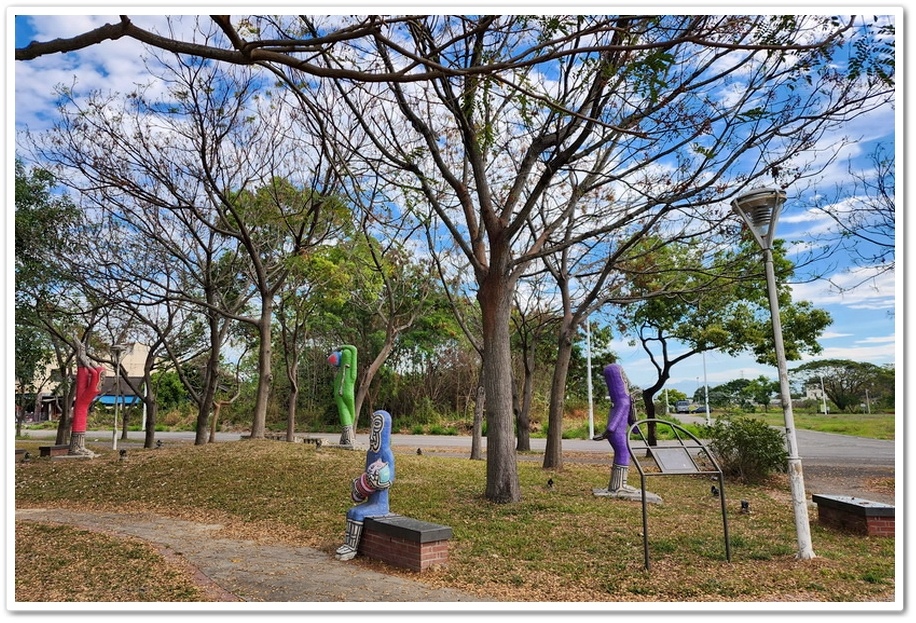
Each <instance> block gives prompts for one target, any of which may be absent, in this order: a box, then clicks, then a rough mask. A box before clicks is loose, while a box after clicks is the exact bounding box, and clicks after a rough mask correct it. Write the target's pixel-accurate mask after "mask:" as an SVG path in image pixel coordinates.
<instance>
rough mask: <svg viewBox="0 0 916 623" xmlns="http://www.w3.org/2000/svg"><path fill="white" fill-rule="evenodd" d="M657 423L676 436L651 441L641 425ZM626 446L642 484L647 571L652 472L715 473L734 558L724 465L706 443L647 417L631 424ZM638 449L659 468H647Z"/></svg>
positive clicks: (727, 543)
mask: <svg viewBox="0 0 916 623" xmlns="http://www.w3.org/2000/svg"><path fill="white" fill-rule="evenodd" d="M647 424H655V425H656V427H657V426H667V427H669V428H670V429H671V431H672V434H673V437H674V439H672V440H665V441H658V440H657V443H656V444H655V445H649V441H648V439H647V438H646V435H645V433H644V432H643V429H642V425H647ZM627 449H628V450H629V451H630V458H631V459H632V461H633V464H634V465H635V466H636V469H637V471H639V481H640V488H641V489H642V538H643V554H644V558H645V568H646V571H648V570H649V514H648V509H647V502H646V478H648V477H649V476H685V475H690V476H693V475H710V476H715V477H716V478H717V479H718V483H719V502H720V504H721V508H722V528H723V532H724V534H725V558H726V560H728V562H731V559H732V554H731V543H730V541H729V538H728V514H727V512H726V507H725V480H724V477H723V475H722V469H721V468H720V467H719V464H718V463H717V462H716V459H715V457H714V456H713V455H712V453H711V452H710V451H709V449H708V448H707V447H706V446H705V445H703V443H702V442H701V441H700V440H699V439H697V438H696V437H695V436H694V435H693V434H692V433H690V431H688V430H686V429H685V428H684V427H682V426H680V425H678V424H675V423H674V422H669V421H668V420H659V419H644V420H639V421H637V422H635V423H633V424H631V425H630V429H629V432H628V434H627ZM637 452H641V454H642V458H643V459H646V458H649V459H650V460H651V461H653V462H654V463H655V466H656V467H657V468H658V472H651V473H649V472H646V470H645V469H643V466H642V465H641V464H640V462H639V457H638V456H637Z"/></svg>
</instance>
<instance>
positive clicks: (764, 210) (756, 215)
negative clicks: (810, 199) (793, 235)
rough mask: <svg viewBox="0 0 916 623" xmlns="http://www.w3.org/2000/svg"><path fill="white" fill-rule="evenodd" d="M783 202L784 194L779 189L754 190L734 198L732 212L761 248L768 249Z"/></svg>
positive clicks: (771, 244) (770, 246) (770, 245)
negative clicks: (746, 227) (738, 217)
mask: <svg viewBox="0 0 916 623" xmlns="http://www.w3.org/2000/svg"><path fill="white" fill-rule="evenodd" d="M785 201H786V193H785V191H783V190H781V189H779V188H756V189H754V190H750V191H748V192H746V193H744V194H743V195H740V196H738V197H735V198H734V199H733V200H732V210H734V212H735V213H736V214H737V215H738V216H740V217H741V220H743V221H744V223H745V224H746V225H747V226H748V228H749V229H750V230H751V232H752V233H753V234H754V238H756V239H757V243H758V244H759V245H760V246H761V248H764V249H770V248H772V246H773V238H774V237H775V235H776V221H778V220H779V213H780V211H781V210H782V205H783V203H785Z"/></svg>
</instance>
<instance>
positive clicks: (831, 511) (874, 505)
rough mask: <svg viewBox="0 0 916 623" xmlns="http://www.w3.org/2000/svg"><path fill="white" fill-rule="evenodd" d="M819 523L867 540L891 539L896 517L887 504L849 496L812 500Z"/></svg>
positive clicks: (818, 495) (816, 496)
mask: <svg viewBox="0 0 916 623" xmlns="http://www.w3.org/2000/svg"><path fill="white" fill-rule="evenodd" d="M811 500H812V501H813V502H814V503H815V504H817V517H818V523H820V524H821V525H825V526H831V527H834V528H840V529H842V530H849V531H850V532H857V533H859V534H865V535H868V536H886V537H894V525H895V517H894V515H895V513H894V507H893V506H891V505H890V504H882V503H881V502H872V501H870V500H865V499H862V498H856V497H850V496H848V495H820V494H815V495H812V496H811Z"/></svg>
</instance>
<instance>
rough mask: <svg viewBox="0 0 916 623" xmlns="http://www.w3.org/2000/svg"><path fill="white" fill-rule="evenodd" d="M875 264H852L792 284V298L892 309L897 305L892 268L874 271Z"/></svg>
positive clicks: (819, 302)
mask: <svg viewBox="0 0 916 623" xmlns="http://www.w3.org/2000/svg"><path fill="white" fill-rule="evenodd" d="M876 270H877V269H876V268H875V267H853V268H849V269H847V270H844V271H841V272H838V273H834V274H833V275H830V276H829V277H827V278H825V279H820V280H818V281H813V282H811V283H800V284H795V285H793V286H792V298H793V299H794V300H796V301H811V302H812V303H814V304H815V305H816V306H819V307H820V306H825V305H842V306H845V307H849V308H852V309H874V310H891V309H894V308H895V306H896V296H895V290H896V279H895V275H894V271H893V270H888V271H884V272H880V273H877V274H876Z"/></svg>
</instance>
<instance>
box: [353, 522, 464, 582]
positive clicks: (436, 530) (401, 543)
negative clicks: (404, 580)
mask: <svg viewBox="0 0 916 623" xmlns="http://www.w3.org/2000/svg"><path fill="white" fill-rule="evenodd" d="M451 538H452V529H451V528H450V527H448V526H442V525H439V524H434V523H430V522H428V521H420V520H418V519H413V518H411V517H404V516H402V515H386V516H385V517H367V518H366V519H365V520H364V521H363V534H362V538H361V539H360V542H359V553H360V554H362V555H364V556H367V557H369V558H374V559H376V560H381V561H382V562H386V563H388V564H390V565H394V566H396V567H403V568H406V569H410V570H412V571H425V570H427V569H430V568H432V567H437V566H444V565H446V564H448V542H449V540H450V539H451Z"/></svg>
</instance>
